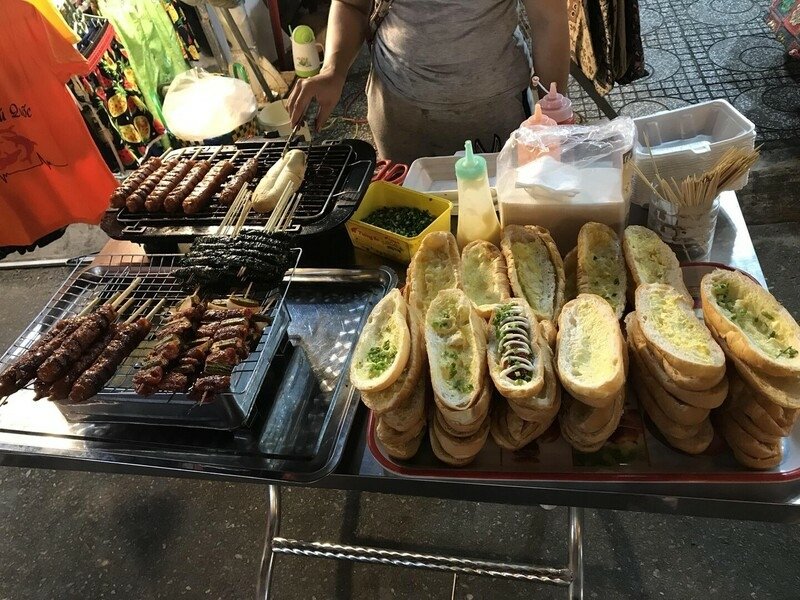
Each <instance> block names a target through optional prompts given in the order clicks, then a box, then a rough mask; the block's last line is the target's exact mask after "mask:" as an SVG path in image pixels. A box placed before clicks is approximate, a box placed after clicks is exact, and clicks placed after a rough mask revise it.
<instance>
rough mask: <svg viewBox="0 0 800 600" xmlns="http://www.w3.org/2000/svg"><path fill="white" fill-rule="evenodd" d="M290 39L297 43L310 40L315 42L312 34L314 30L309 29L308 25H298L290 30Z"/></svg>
mask: <svg viewBox="0 0 800 600" xmlns="http://www.w3.org/2000/svg"><path fill="white" fill-rule="evenodd" d="M292 39H293V40H294V41H295V42H297V43H298V44H310V43H311V42H315V41H316V39H317V38H316V36H314V30H313V29H311V27H309V26H308V25H300V26H299V27H295V28H294V30H293V31H292Z"/></svg>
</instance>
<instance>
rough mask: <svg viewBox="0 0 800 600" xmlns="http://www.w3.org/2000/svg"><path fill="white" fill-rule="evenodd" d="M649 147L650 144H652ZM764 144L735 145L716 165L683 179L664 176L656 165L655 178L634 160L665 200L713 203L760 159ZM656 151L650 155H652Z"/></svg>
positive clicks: (700, 204)
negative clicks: (667, 178)
mask: <svg viewBox="0 0 800 600" xmlns="http://www.w3.org/2000/svg"><path fill="white" fill-rule="evenodd" d="M648 148H649V144H648ZM760 150H761V147H760V146H759V147H758V148H753V149H748V148H731V149H729V150H728V151H727V152H725V154H723V155H722V157H721V158H720V159H719V162H717V164H716V165H714V168H712V169H711V170H710V171H705V172H703V173H700V174H699V175H689V176H688V177H686V178H685V179H683V180H682V181H680V182H679V181H676V180H675V178H674V177H671V178H670V179H669V181H667V180H666V179H665V178H663V177H662V176H661V174H660V173H659V172H658V167H657V166H655V160H654V161H653V164H654V166H655V172H656V178H655V181H654V182H651V181H650V180H649V179H648V178H647V176H646V175H645V174H644V173H643V172H642V170H641V169H640V168H639V166H638V165H636V164H635V163H634V164H633V168H634V170H635V171H636V174H637V175H638V176H639V177H640V178H641V179H642V180H643V181H644V182H645V183H646V184H647V186H648V187H649V188H650V189H651V190H652V191H653V193H654V194H655V195H656V196H658V197H659V198H661V200H663V201H664V202H669V203H670V204H673V205H675V206H681V207H698V208H700V207H710V206H711V204H712V203H713V202H714V200H715V199H716V198H717V197H718V196H719V194H720V193H721V192H724V191H726V190H730V189H733V185H734V184H735V183H736V181H737V180H739V179H741V178H742V177H743V176H744V175H746V174H747V172H748V171H749V170H750V169H751V168H752V166H753V165H755V164H756V162H757V161H758V157H759V155H760ZM652 156H653V155H652V152H651V154H650V157H651V158H652Z"/></svg>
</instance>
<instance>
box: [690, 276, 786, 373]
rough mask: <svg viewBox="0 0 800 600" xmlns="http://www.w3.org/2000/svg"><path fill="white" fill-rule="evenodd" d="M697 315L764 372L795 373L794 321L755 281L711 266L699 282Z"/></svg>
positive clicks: (729, 346) (744, 357) (732, 349)
mask: <svg viewBox="0 0 800 600" xmlns="http://www.w3.org/2000/svg"><path fill="white" fill-rule="evenodd" d="M700 297H701V300H702V303H703V316H704V317H705V320H706V322H707V323H708V324H709V326H711V327H713V328H714V329H715V330H716V332H717V333H718V334H719V335H720V337H722V339H724V340H725V343H726V344H727V345H728V348H730V350H731V352H732V353H733V354H734V355H736V356H738V357H739V358H740V359H741V360H743V361H744V362H746V363H747V364H748V365H750V366H751V367H753V368H754V369H758V370H759V371H763V372H764V373H767V374H768V375H775V376H778V377H789V376H800V326H798V324H797V322H796V321H795V320H794V318H792V315H790V314H789V312H788V311H787V310H786V309H785V308H784V307H783V306H782V305H781V304H780V302H778V301H777V300H776V299H775V296H773V295H772V294H770V293H769V292H768V291H767V290H766V289H764V288H763V287H761V286H760V285H758V284H757V283H756V282H755V281H753V280H752V279H750V278H749V277H747V276H746V275H744V274H742V273H740V272H738V271H727V270H723V269H716V270H715V271H713V272H712V273H709V274H708V275H706V276H705V277H703V280H702V282H701V283H700Z"/></svg>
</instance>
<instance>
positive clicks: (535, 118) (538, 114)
mask: <svg viewBox="0 0 800 600" xmlns="http://www.w3.org/2000/svg"><path fill="white" fill-rule="evenodd" d="M522 125H523V127H533V126H534V125H545V126H552V125H558V123H556V122H555V121H554V120H553V119H551V118H550V117H548V116H547V115H546V114H544V113H543V112H542V107H541V106H540V105H539V103H538V102H537V103H536V106H534V107H533V114H532V115H531V116H530V117H528V118H527V119H525V120H524V121H523V122H522Z"/></svg>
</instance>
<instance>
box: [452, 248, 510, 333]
mask: <svg viewBox="0 0 800 600" xmlns="http://www.w3.org/2000/svg"><path fill="white" fill-rule="evenodd" d="M473 261H477V262H478V263H479V264H480V266H481V270H480V272H479V273H470V272H468V271H469V270H470V268H471V267H472V268H474V265H472V262H473ZM461 282H462V286H463V288H464V292H466V294H467V296H469V299H470V300H471V301H472V305H473V307H474V308H475V310H476V311H477V313H478V314H479V315H480V316H481V317H482V318H484V319H488V318H489V316H490V315H491V312H492V308H493V307H494V306H495V305H496V304H497V303H500V302H504V301H506V300H508V299H509V298H511V287H510V284H509V283H508V267H507V266H506V259H505V258H503V254H502V253H501V252H500V250H499V249H498V248H497V246H495V245H494V244H492V243H491V242H486V241H483V240H476V241H474V242H470V243H469V244H467V245H466V246H464V250H462V251H461ZM480 298H484V299H485V298H493V299H494V301H493V302H491V303H488V304H487V303H483V302H481V303H478V302H477V300H479V299H480Z"/></svg>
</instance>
